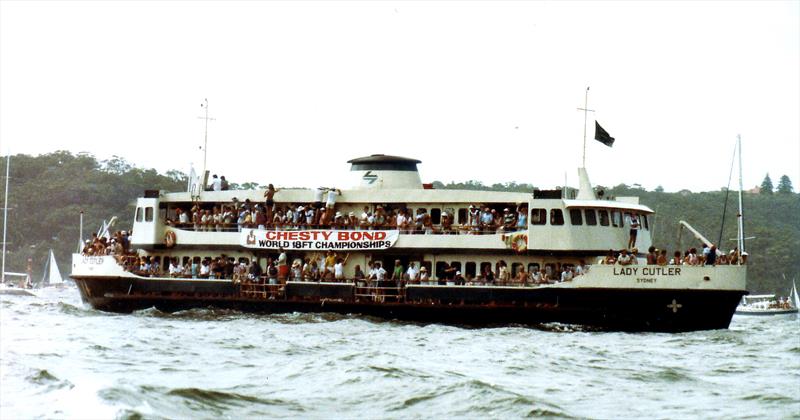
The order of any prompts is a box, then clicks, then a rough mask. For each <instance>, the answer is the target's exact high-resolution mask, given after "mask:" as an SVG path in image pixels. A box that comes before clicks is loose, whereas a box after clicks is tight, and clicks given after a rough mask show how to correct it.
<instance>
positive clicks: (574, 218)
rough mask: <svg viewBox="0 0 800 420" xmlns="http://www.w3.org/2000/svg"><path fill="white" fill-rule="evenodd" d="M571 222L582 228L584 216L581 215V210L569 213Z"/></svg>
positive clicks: (571, 210)
mask: <svg viewBox="0 0 800 420" xmlns="http://www.w3.org/2000/svg"><path fill="white" fill-rule="evenodd" d="M569 221H570V223H572V224H573V225H575V226H580V225H582V224H583V216H582V213H581V209H570V211H569Z"/></svg>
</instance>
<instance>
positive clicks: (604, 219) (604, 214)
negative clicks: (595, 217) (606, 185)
mask: <svg viewBox="0 0 800 420" xmlns="http://www.w3.org/2000/svg"><path fill="white" fill-rule="evenodd" d="M598 212H599V213H600V226H608V210H598Z"/></svg>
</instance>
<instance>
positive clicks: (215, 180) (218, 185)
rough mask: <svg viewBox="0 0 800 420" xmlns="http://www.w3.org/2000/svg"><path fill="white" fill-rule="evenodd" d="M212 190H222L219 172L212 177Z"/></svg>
mask: <svg viewBox="0 0 800 420" xmlns="http://www.w3.org/2000/svg"><path fill="white" fill-rule="evenodd" d="M209 189H210V190H212V191H222V180H220V179H219V177H218V176H217V174H214V176H212V177H211V188H209Z"/></svg>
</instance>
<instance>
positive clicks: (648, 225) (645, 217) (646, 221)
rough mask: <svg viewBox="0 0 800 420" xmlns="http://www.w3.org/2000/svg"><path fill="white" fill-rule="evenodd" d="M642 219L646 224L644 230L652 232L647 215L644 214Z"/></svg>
mask: <svg viewBox="0 0 800 420" xmlns="http://www.w3.org/2000/svg"><path fill="white" fill-rule="evenodd" d="M641 219H642V221H643V222H644V228H645V229H647V230H650V221H649V220H647V215H646V214H643V215H642V217H641Z"/></svg>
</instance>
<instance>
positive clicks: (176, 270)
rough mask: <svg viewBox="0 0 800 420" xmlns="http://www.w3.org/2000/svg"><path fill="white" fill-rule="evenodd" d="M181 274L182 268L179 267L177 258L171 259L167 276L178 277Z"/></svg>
mask: <svg viewBox="0 0 800 420" xmlns="http://www.w3.org/2000/svg"><path fill="white" fill-rule="evenodd" d="M181 273H183V267H181V265H180V263H179V262H178V259H177V258H173V259H172V261H170V263H169V275H170V276H172V277H178V276H179V275H180V274H181Z"/></svg>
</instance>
